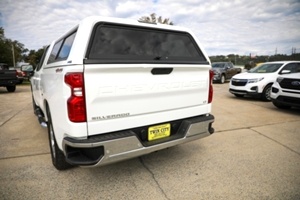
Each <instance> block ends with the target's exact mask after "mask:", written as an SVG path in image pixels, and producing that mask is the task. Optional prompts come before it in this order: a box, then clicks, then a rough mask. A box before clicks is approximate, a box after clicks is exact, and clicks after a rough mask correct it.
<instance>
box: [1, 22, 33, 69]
mask: <svg viewBox="0 0 300 200" xmlns="http://www.w3.org/2000/svg"><path fill="white" fill-rule="evenodd" d="M27 51H28V49H26V48H25V47H24V44H22V43H20V42H18V41H17V40H11V39H8V38H6V37H5V34H4V29H3V28H2V27H0V62H2V63H7V64H8V65H9V66H13V64H14V60H13V57H14V59H15V63H17V62H19V61H22V59H23V56H24V54H25V53H26V52H27ZM13 53H14V55H13Z"/></svg>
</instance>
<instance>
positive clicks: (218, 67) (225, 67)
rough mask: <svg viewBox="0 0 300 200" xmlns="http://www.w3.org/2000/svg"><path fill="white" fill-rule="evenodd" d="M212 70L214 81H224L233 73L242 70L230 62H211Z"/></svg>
mask: <svg viewBox="0 0 300 200" xmlns="http://www.w3.org/2000/svg"><path fill="white" fill-rule="evenodd" d="M211 66H212V70H213V72H214V79H213V81H214V82H219V83H225V81H226V80H228V79H231V78H232V77H233V76H234V75H236V74H239V73H241V72H242V69H241V68H236V67H234V65H233V63H232V62H214V63H212V64H211Z"/></svg>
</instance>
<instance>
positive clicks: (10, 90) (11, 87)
mask: <svg viewBox="0 0 300 200" xmlns="http://www.w3.org/2000/svg"><path fill="white" fill-rule="evenodd" d="M6 90H7V91H8V92H14V91H16V86H15V85H14V86H6Z"/></svg>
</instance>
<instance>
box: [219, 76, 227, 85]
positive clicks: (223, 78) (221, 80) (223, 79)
mask: <svg viewBox="0 0 300 200" xmlns="http://www.w3.org/2000/svg"><path fill="white" fill-rule="evenodd" d="M225 80H226V78H225V75H224V74H222V75H221V79H220V83H222V84H223V83H225Z"/></svg>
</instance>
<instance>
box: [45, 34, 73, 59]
mask: <svg viewBox="0 0 300 200" xmlns="http://www.w3.org/2000/svg"><path fill="white" fill-rule="evenodd" d="M75 35H76V32H74V33H72V34H71V35H69V36H67V37H66V38H64V39H62V40H60V41H58V42H57V43H55V45H54V47H53V49H52V51H51V54H50V57H49V59H48V64H49V63H53V62H56V61H61V60H66V59H67V58H68V56H69V53H70V50H71V47H72V44H73V41H74V38H75Z"/></svg>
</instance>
